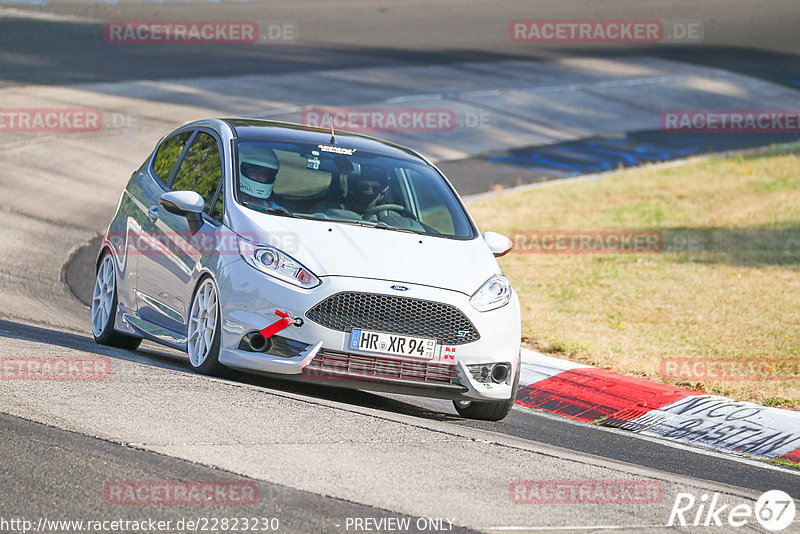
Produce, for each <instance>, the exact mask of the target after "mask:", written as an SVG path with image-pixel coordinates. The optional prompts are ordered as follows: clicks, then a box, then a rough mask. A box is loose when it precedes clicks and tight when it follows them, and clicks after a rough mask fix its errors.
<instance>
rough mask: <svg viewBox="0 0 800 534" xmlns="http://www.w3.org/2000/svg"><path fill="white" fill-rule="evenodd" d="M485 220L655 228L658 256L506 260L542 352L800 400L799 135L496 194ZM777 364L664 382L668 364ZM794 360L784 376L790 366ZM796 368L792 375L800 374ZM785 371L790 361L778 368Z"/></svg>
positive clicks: (781, 400)
mask: <svg viewBox="0 0 800 534" xmlns="http://www.w3.org/2000/svg"><path fill="white" fill-rule="evenodd" d="M470 211H471V212H472V214H473V216H474V217H475V219H476V220H477V222H478V225H479V226H480V228H481V229H482V230H494V231H498V232H501V233H505V234H507V235H508V234H511V233H513V232H516V231H531V230H537V231H542V230H547V231H553V230H648V231H657V232H661V234H662V235H663V239H664V249H663V251H662V252H660V253H656V254H652V253H651V254H607V253H606V254H524V253H519V252H517V253H514V252H512V253H511V254H509V255H508V256H506V257H505V258H502V259H501V260H500V263H501V266H502V268H503V270H504V272H505V273H506V274H507V275H508V276H509V278H510V279H511V281H512V283H513V284H514V287H515V289H516V290H517V292H518V293H519V295H520V301H521V305H522V315H523V341H524V343H525V344H526V345H528V346H529V347H531V348H534V349H537V350H540V351H543V352H545V353H551V354H554V355H557V356H559V357H563V358H569V359H572V360H574V361H578V362H581V363H588V364H591V365H596V366H599V367H602V368H606V369H612V370H615V371H620V372H624V373H629V374H634V375H637V376H643V377H646V378H650V379H653V380H661V381H667V382H670V383H673V384H676V385H677V384H680V385H684V386H689V387H691V388H693V389H698V390H702V391H707V392H710V393H716V394H724V395H728V396H732V397H735V398H738V399H742V400H751V401H755V402H760V403H763V404H768V405H771V406H780V407H783V408H791V409H798V408H800V373H798V369H799V368H800V364H798V365H794V367H792V365H787V362H789V363H790V364H791V363H792V362H799V361H800V145H794V146H789V147H781V148H775V149H771V150H769V151H765V152H762V153H759V154H757V155H746V156H745V155H738V156H733V157H727V158H710V159H704V160H697V161H694V162H689V163H686V164H684V165H680V166H674V167H669V168H657V167H652V166H645V167H640V168H635V169H629V170H624V171H620V172H616V173H614V174H611V175H609V176H607V177H604V178H602V179H599V180H587V181H580V180H576V181H564V182H559V183H555V184H550V185H547V184H545V185H543V186H541V187H537V188H534V189H529V190H526V191H519V192H499V193H498V194H497V195H495V196H493V197H491V198H485V199H483V200H481V201H478V202H475V203H473V204H472V205H471V206H470ZM671 358H681V359H684V358H685V359H689V360H690V361H692V362H696V361H701V362H702V361H706V362H707V361H709V360H712V359H717V360H718V359H724V360H726V361H730V362H731V363H732V364H735V363H739V362H761V363H762V364H763V365H765V366H766V367H765V368H766V369H770V365H772V364H773V363H774V368H775V369H776V371H775V373H774V375H770V373H769V372H768V373H766V374H764V373H762V375H759V376H754V377H751V378H750V379H747V380H735V381H731V380H719V379H715V377H714V376H707V377H701V379H699V380H698V379H697V377H696V376H692V377H683V378H681V377H672V378H666V377H664V376H662V375H661V373H660V366H661V365H662V361H668V360H669V359H671ZM787 367H788V368H790V372H789V374H788V375H787V372H786V368H787ZM791 369H794V372H791ZM778 370H781V371H780V372H778Z"/></svg>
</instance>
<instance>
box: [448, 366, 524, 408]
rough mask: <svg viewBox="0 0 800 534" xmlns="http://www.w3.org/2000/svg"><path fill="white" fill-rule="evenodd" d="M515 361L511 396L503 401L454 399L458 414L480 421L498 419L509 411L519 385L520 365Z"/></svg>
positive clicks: (515, 398)
mask: <svg viewBox="0 0 800 534" xmlns="http://www.w3.org/2000/svg"><path fill="white" fill-rule="evenodd" d="M521 363H522V362H519V363H517V372H516V373H514V383H513V387H512V388H511V398H510V399H508V400H504V401H459V400H454V401H453V406H455V408H456V411H457V412H458V415H460V416H461V417H465V418H467V419H478V420H480V421H500V420H502V419H505V417H506V416H507V415H508V414H509V413H510V412H511V408H513V407H514V402H515V401H516V400H517V388H518V387H519V373H520V365H521Z"/></svg>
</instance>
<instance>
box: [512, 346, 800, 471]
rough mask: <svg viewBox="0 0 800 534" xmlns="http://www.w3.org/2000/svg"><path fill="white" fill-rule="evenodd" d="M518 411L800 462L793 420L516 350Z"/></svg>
mask: <svg viewBox="0 0 800 534" xmlns="http://www.w3.org/2000/svg"><path fill="white" fill-rule="evenodd" d="M517 404H518V405H521V406H526V407H529V408H534V409H537V410H544V411H547V412H550V413H553V414H558V415H562V416H564V417H569V418H570V419H575V420H578V421H583V422H586V423H593V424H596V425H600V426H609V427H616V428H621V429H625V430H630V431H632V432H636V433H639V434H643V435H646V436H652V437H657V438H663V439H668V440H673V441H679V442H683V443H689V444H692V445H698V446H701V447H707V448H710V449H714V450H717V451H722V452H729V453H734V454H738V455H746V456H751V457H754V458H767V459H773V458H779V459H782V460H791V461H793V462H800V413H799V412H794V411H790V410H781V409H778V408H770V407H767V406H760V405H758V404H753V403H751V402H739V401H735V400H733V399H728V398H726V397H719V396H716V395H707V394H704V393H702V392H699V391H691V390H688V389H684V388H680V387H676V386H670V385H667V384H661V383H658V382H653V381H651V380H645V379H643V378H637V377H634V376H627V375H623V374H620V373H614V372H612V371H606V370H604V369H598V368H596V367H591V366H588V365H582V364H577V363H572V362H568V361H566V360H561V359H558V358H553V357H550V356H546V355H544V354H540V353H538V352H533V351H529V350H525V349H523V351H522V368H521V372H520V388H519V392H518V394H517Z"/></svg>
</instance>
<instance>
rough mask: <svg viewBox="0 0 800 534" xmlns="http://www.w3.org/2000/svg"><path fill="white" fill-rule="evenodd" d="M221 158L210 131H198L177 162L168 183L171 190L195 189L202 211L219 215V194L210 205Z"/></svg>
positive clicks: (216, 182)
mask: <svg viewBox="0 0 800 534" xmlns="http://www.w3.org/2000/svg"><path fill="white" fill-rule="evenodd" d="M221 180H222V159H221V157H220V152H219V146H218V145H217V140H216V139H214V137H213V136H212V135H211V134H208V133H206V132H198V133H197V136H196V137H195V138H194V142H193V143H192V146H191V147H189V151H188V152H187V153H186V157H185V158H184V159H183V163H181V168H180V169H179V170H178V174H177V175H176V176H175V182H174V183H173V184H172V189H173V190H174V191H196V192H197V193H198V194H199V195H200V196H201V197H203V200H204V201H205V203H206V212H207V213H208V212H210V214H211V216H212V217H214V218H215V219H219V218H221V217H222V193H221V192H220V195H219V198H218V199H217V201H216V203H215V205H214V206H213V208H212V207H211V203H212V202H213V201H214V198H215V195H216V193H217V189H218V188H219V184H220V181H221Z"/></svg>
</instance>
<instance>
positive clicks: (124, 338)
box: [92, 253, 142, 350]
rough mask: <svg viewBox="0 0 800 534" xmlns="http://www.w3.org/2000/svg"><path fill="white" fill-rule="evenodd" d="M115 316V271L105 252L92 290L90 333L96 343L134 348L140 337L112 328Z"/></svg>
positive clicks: (138, 343)
mask: <svg viewBox="0 0 800 534" xmlns="http://www.w3.org/2000/svg"><path fill="white" fill-rule="evenodd" d="M116 316H117V271H116V269H115V268H114V257H113V256H112V255H111V254H109V253H106V254H104V255H103V258H102V259H101V260H100V266H99V267H98V268H97V276H96V277H95V280H94V291H93V292H92V335H93V336H94V340H95V342H96V343H99V344H101V345H108V346H111V347H118V348H120V349H127V350H136V349H137V348H138V347H139V345H140V344H141V342H142V338H140V337H136V336H129V335H127V334H123V333H121V332H117V331H116V330H114V319H115V318H116Z"/></svg>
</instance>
